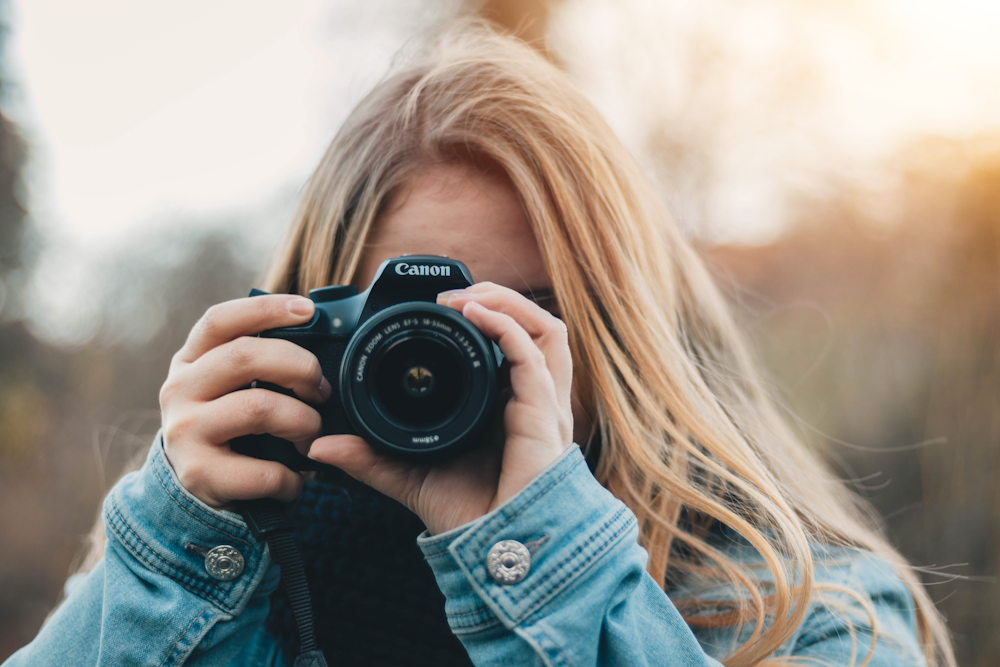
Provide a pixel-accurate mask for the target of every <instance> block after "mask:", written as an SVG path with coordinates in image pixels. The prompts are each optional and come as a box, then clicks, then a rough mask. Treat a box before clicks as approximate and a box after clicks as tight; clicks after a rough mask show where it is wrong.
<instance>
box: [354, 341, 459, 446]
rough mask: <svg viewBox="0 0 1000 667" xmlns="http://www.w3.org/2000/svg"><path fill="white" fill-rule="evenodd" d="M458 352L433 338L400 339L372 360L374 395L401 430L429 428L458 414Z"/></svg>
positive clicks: (392, 342)
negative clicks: (373, 367)
mask: <svg viewBox="0 0 1000 667" xmlns="http://www.w3.org/2000/svg"><path fill="white" fill-rule="evenodd" d="M460 355H461V351H460V350H459V349H458V347H457V346H456V345H455V344H454V343H451V342H450V341H447V340H446V339H443V338H441V337H439V336H437V335H434V334H431V335H430V336H428V335H426V334H425V335H419V334H416V335H414V334H410V335H407V334H402V335H400V336H399V337H398V338H396V339H395V340H393V341H391V342H389V343H387V344H386V347H385V348H384V349H383V350H382V354H381V355H380V358H378V359H376V360H374V362H373V363H374V364H375V374H374V380H375V385H374V387H373V392H372V393H373V394H374V395H375V399H376V400H377V401H378V403H379V406H380V407H381V408H382V409H383V410H384V411H385V412H386V416H387V417H389V418H390V419H392V420H393V421H395V422H397V423H398V424H399V425H400V426H401V427H403V428H431V427H433V426H434V425H436V424H440V423H441V422H443V421H445V420H447V419H448V417H450V416H451V415H452V414H454V413H456V412H458V409H459V408H460V407H461V397H462V394H463V392H462V388H463V385H464V384H465V383H464V381H463V378H462V373H461V372H460V364H461V362H462V360H461V356H460Z"/></svg>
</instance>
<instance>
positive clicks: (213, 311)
mask: <svg viewBox="0 0 1000 667" xmlns="http://www.w3.org/2000/svg"><path fill="white" fill-rule="evenodd" d="M222 311H223V308H222V304H220V303H217V304H215V305H214V306H211V307H209V309H208V310H206V311H205V314H204V315H202V316H201V319H200V320H198V324H197V325H195V328H196V329H200V330H201V333H202V334H203V335H209V336H210V335H211V334H212V333H214V332H215V331H217V330H218V329H219V324H220V323H221V321H222V318H223V315H222Z"/></svg>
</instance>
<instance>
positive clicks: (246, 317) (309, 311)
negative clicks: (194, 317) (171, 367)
mask: <svg viewBox="0 0 1000 667" xmlns="http://www.w3.org/2000/svg"><path fill="white" fill-rule="evenodd" d="M315 310H316V306H315V304H314V303H313V302H312V301H311V300H309V299H305V298H303V297H300V296H297V295H294V294H268V295H265V296H255V297H247V298H245V299H234V300H232V301H226V302H225V303H220V304H217V305H215V306H212V307H211V308H209V309H208V311H207V312H206V313H205V314H204V315H203V316H202V317H201V319H200V320H198V322H197V323H196V324H195V325H194V328H193V329H191V333H190V334H189V335H188V339H187V342H186V343H184V347H182V348H181V350H180V352H178V353H177V357H178V358H179V359H180V360H181V361H186V362H188V363H190V362H193V361H194V360H195V359H197V358H198V357H200V356H201V355H203V354H205V353H206V352H208V351H209V350H211V349H212V348H215V347H218V346H219V345H222V344H223V343H227V342H229V341H231V340H233V339H234V338H239V337H240V336H254V335H256V334H258V333H260V332H261V331H266V330H268V329H277V328H279V327H291V326H297V325H300V324H305V323H306V322H308V321H309V320H310V319H311V318H312V316H313V313H314V312H315Z"/></svg>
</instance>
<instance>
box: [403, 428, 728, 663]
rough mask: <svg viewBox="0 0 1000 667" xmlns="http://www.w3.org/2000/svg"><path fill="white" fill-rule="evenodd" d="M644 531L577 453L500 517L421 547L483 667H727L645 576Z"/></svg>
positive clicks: (454, 624) (497, 513)
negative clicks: (640, 535)
mask: <svg viewBox="0 0 1000 667" xmlns="http://www.w3.org/2000/svg"><path fill="white" fill-rule="evenodd" d="M638 533H639V531H638V526H637V522H636V519H635V516H634V515H633V514H632V512H631V511H629V509H628V508H627V507H626V506H625V505H624V504H623V503H622V502H621V501H619V500H617V499H616V498H615V497H614V496H612V495H611V494H610V493H609V492H608V491H607V490H606V489H604V487H602V486H601V485H600V484H599V483H598V482H597V480H596V479H594V477H593V476H592V475H591V474H590V471H589V470H588V469H587V465H586V463H585V461H584V458H583V455H582V454H581V453H580V450H579V448H577V447H575V446H574V447H572V448H570V450H568V451H567V452H566V453H565V454H564V455H563V456H562V457H561V458H560V459H559V460H558V461H556V462H555V463H554V464H553V465H552V466H550V467H549V468H548V469H547V470H546V471H545V472H543V473H542V474H541V475H540V476H539V477H538V478H536V479H535V480H534V481H533V482H532V483H531V484H529V485H528V486H527V487H525V489H523V490H522V491H521V492H519V493H518V494H517V495H516V496H514V497H513V498H512V499H510V500H509V501H508V502H507V503H505V504H504V505H502V506H501V507H499V508H497V509H496V510H494V511H493V512H491V513H489V514H487V515H485V516H483V517H481V518H480V519H478V520H477V521H475V522H473V523H471V524H467V525H466V526H461V527H459V528H456V529H455V530H453V531H449V532H447V533H442V534H441V535H437V536H434V537H429V536H427V535H426V534H424V535H421V536H420V537H419V538H418V540H417V542H418V544H419V546H420V548H421V549H422V550H423V552H424V556H425V558H426V559H427V562H428V563H429V564H430V566H431V569H432V570H433V571H434V575H435V578H436V579H437V583H438V586H439V587H440V588H441V591H442V592H443V593H444V595H445V612H446V614H447V617H448V623H449V625H450V627H451V629H452V631H453V632H454V633H455V634H456V635H457V636H458V638H459V639H460V640H461V641H462V643H463V645H464V646H465V648H466V650H467V651H468V653H469V656H470V657H471V659H472V661H473V663H475V664H476V665H477V666H478V667H486V666H487V665H553V666H554V665H574V666H583V665H632V666H634V667H640V666H642V665H667V664H670V665H684V666H685V667H688V666H691V667H696V666H699V665H701V666H705V667H709V666H711V667H718V666H719V664H720V663H718V662H717V661H716V660H714V659H713V658H712V657H710V656H709V655H708V654H706V653H705V651H704V650H703V649H702V647H701V645H700V644H699V643H698V640H697V639H696V638H695V636H694V634H693V633H692V632H691V630H690V629H689V628H688V626H687V624H686V623H685V622H684V620H683V619H682V618H681V615H680V613H679V612H678V611H677V609H676V608H675V607H674V605H673V604H672V603H671V602H670V600H669V599H668V598H667V596H666V595H665V594H664V593H663V591H662V590H661V589H660V588H659V586H657V584H656V582H655V581H654V580H653V578H652V577H650V576H649V575H648V574H647V573H646V561H647V554H646V551H645V550H644V549H643V548H642V547H641V546H639V544H638V541H637V539H638ZM518 545H520V546H522V547H523V549H521V548H519V547H518Z"/></svg>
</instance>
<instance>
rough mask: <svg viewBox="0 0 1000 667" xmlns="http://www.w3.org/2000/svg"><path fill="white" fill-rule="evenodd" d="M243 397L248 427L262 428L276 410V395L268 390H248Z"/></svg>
mask: <svg viewBox="0 0 1000 667" xmlns="http://www.w3.org/2000/svg"><path fill="white" fill-rule="evenodd" d="M241 393H242V394H244V396H243V413H244V414H245V415H246V417H247V422H248V424H247V425H248V426H251V427H253V428H260V427H262V426H264V425H265V424H267V422H268V420H269V419H270V417H271V415H272V414H273V413H274V408H275V395H274V393H273V392H270V391H268V390H267V389H247V390H246V391H243V392H241Z"/></svg>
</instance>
